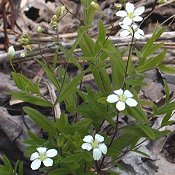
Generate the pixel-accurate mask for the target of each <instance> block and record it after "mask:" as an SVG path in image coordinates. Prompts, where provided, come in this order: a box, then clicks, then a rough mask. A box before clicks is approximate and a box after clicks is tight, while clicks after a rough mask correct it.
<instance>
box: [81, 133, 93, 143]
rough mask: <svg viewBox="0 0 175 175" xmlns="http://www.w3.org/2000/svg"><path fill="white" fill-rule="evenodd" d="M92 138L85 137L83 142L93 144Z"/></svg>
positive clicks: (89, 136)
mask: <svg viewBox="0 0 175 175" xmlns="http://www.w3.org/2000/svg"><path fill="white" fill-rule="evenodd" d="M93 140H94V139H93V137H92V136H91V135H87V136H85V137H84V139H83V141H84V142H87V143H92V142H93Z"/></svg>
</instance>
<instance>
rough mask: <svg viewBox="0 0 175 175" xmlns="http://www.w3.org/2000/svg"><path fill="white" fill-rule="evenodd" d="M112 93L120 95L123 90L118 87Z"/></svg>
mask: <svg viewBox="0 0 175 175" xmlns="http://www.w3.org/2000/svg"><path fill="white" fill-rule="evenodd" d="M114 93H115V94H117V95H119V96H120V95H123V90H122V89H118V90H115V91H114Z"/></svg>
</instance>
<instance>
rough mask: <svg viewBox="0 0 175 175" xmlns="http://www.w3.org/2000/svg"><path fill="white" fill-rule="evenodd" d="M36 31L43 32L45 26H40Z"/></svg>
mask: <svg viewBox="0 0 175 175" xmlns="http://www.w3.org/2000/svg"><path fill="white" fill-rule="evenodd" d="M36 31H37V33H38V34H41V33H42V32H43V28H42V27H41V26H38V27H37V29H36Z"/></svg>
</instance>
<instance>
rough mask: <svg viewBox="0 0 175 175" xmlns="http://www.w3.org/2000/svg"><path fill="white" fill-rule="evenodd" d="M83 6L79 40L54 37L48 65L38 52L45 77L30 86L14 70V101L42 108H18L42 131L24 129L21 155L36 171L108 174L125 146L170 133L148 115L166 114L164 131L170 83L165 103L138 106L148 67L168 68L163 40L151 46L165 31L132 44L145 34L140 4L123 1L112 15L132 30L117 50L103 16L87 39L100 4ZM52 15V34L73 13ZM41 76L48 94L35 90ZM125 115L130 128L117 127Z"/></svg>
mask: <svg viewBox="0 0 175 175" xmlns="http://www.w3.org/2000/svg"><path fill="white" fill-rule="evenodd" d="M81 3H82V5H83V9H84V11H83V22H82V21H81V22H82V26H80V27H79V29H78V37H77V39H76V41H75V42H74V44H73V45H72V47H71V48H65V47H64V46H63V45H62V44H61V42H60V40H59V38H56V39H55V40H53V41H55V47H56V50H55V54H54V58H53V64H50V65H49V64H47V62H46V59H44V58H43V56H42V58H41V59H40V60H37V63H38V64H39V65H40V66H41V68H42V69H43V70H44V72H45V78H44V79H42V78H41V80H40V81H39V82H37V83H34V82H32V81H31V80H29V79H28V78H27V77H26V76H24V75H22V74H21V73H17V72H16V71H14V72H13V73H12V77H13V80H14V81H15V83H16V85H17V87H18V88H19V89H20V91H19V92H11V93H10V94H11V95H12V96H13V98H16V99H20V100H22V101H24V102H27V103H31V104H33V105H37V106H39V107H40V110H37V109H38V108H37V109H35V108H34V107H27V106H25V107H24V108H23V110H24V112H25V113H26V114H27V115H28V116H30V117H31V118H32V120H33V121H34V122H35V123H36V124H37V125H38V126H39V127H41V128H42V130H43V131H44V132H45V133H46V134H45V137H44V138H42V137H39V136H37V135H35V134H34V133H32V132H31V131H29V132H28V135H29V138H28V139H27V140H25V143H26V144H27V145H28V147H27V149H26V152H25V156H26V157H28V158H29V159H30V160H31V168H32V169H33V170H38V169H39V171H40V172H43V173H44V174H48V175H57V174H59V175H68V174H75V175H82V174H85V175H91V174H101V171H102V170H103V171H106V172H107V173H109V172H110V171H111V166H114V165H116V162H117V160H118V158H119V157H120V158H121V157H123V156H125V155H126V154H127V153H128V152H129V151H137V146H138V144H137V143H138V141H139V140H140V139H141V138H146V139H147V140H155V139H158V138H160V137H162V136H165V135H167V134H168V133H169V132H168V131H165V130H164V131H160V130H159V129H154V128H152V127H151V123H150V119H151V118H152V117H153V116H158V115H165V116H166V117H165V118H164V119H163V122H162V124H161V126H160V128H161V127H163V126H166V125H168V124H169V123H170V121H169V119H170V118H171V114H172V112H173V110H175V105H174V103H175V102H173V101H172V98H171V96H169V90H168V86H165V87H166V88H165V92H166V100H165V103H164V104H162V105H161V106H158V105H157V104H156V103H153V102H150V103H149V104H150V108H151V109H152V113H151V115H150V113H147V112H145V110H143V109H144V105H145V103H144V99H140V96H139V92H140V90H141V87H142V86H143V85H144V84H145V82H144V79H145V77H146V74H145V72H146V71H148V70H151V69H155V68H158V69H159V70H160V71H162V72H166V71H167V70H168V71H170V70H171V68H170V67H168V66H167V65H164V63H163V59H164V57H165V55H166V52H165V50H162V49H161V47H162V44H154V42H155V41H156V40H157V39H158V38H159V37H160V35H161V34H162V33H163V32H164V29H162V28H161V29H155V31H154V33H153V34H152V37H151V38H150V39H149V40H148V41H147V42H146V44H145V45H144V46H143V48H140V50H139V49H136V48H135V46H134V42H135V38H137V39H140V35H143V32H142V31H141V29H139V27H138V26H136V24H135V22H138V21H139V22H140V21H142V20H143V18H142V17H141V16H140V15H142V13H143V12H144V10H145V8H144V7H138V8H135V7H134V5H133V4H131V3H126V4H125V11H118V12H117V15H118V16H121V17H123V18H124V20H123V22H122V24H121V26H122V28H123V29H124V30H127V32H128V29H129V27H131V28H132V29H134V30H132V32H131V36H132V39H131V44H130V45H129V46H128V48H127V49H126V50H121V49H120V48H119V47H118V46H115V45H114V44H113V43H112V42H111V41H110V40H109V37H108V36H107V35H106V28H105V26H104V24H103V22H102V20H100V19H99V22H98V37H97V39H96V40H95V41H94V40H93V39H92V38H91V36H90V34H89V30H90V29H91V27H92V22H93V19H94V16H95V13H96V12H97V9H99V6H98V4H96V3H97V2H96V1H92V0H88V1H87V0H81ZM94 7H98V8H94ZM65 9H66V10H65ZM58 12H59V13H58ZM56 13H57V14H56V16H53V17H52V19H51V23H50V27H51V28H52V29H53V30H54V32H57V30H56V28H57V25H59V20H61V18H60V15H61V17H64V16H62V15H65V14H64V13H71V12H69V10H68V9H67V8H59V10H58V11H57V12H56ZM78 19H79V18H78ZM123 26H125V27H123ZM126 26H127V27H126ZM134 26H136V27H134ZM129 31H130V30H129ZM137 32H138V33H137ZM124 33H125V34H124ZM56 34H57V33H56ZM41 35H42V33H40V36H41ZM57 36H59V35H58V34H57ZM122 36H124V37H126V36H128V33H126V31H125V32H123V34H122ZM27 44H28V42H27ZM78 47H79V48H80V49H81V51H82V55H81V57H79V59H77V58H76V56H77V55H76V54H74V51H75V50H76V48H78ZM150 48H151V49H150ZM9 50H11V48H10V49H9ZM59 50H60V51H62V53H63V54H64V57H62V59H63V60H64V64H63V65H60V64H58V61H59V59H60V57H59V55H58V51H59ZM128 50H129V52H127V51H128ZM158 50H159V52H157V51H158ZM40 51H42V48H40ZM133 51H135V53H136V56H137V58H138V60H137V63H134V62H133V60H132V55H133ZM10 52H11V51H10ZM10 55H11V53H10ZM124 55H127V57H128V59H127V61H125V60H124V59H123V56H124ZM10 59H11V58H10ZM79 60H82V61H83V62H85V61H86V64H87V65H88V67H87V68H86V69H85V67H84V64H81V63H82V62H79ZM70 64H71V65H74V66H75V68H76V69H78V71H77V74H76V75H75V76H71V75H70V74H69V73H68V66H69V65H70ZM109 69H110V71H108V70H109ZM56 70H57V71H56ZM109 72H110V73H109ZM88 75H89V76H90V77H93V80H94V81H93V82H94V87H95V88H92V87H91V86H90V85H88V84H87V83H85V77H86V76H88ZM46 78H47V79H48V83H47V84H49V87H53V89H54V92H53V91H52V93H50V91H49V88H48V92H49V97H48V96H46V95H45V94H43V92H42V91H41V89H40V88H41V86H40V85H41V84H42V82H45V79H46ZM165 84H166V82H165ZM43 109H48V110H50V116H52V118H51V119H48V118H47V116H45V115H44V114H43V113H42V110H43ZM123 115H125V116H126V117H128V118H132V119H133V120H132V125H130V124H125V125H124V126H120V125H119V119H120V118H122V116H123ZM171 122H172V121H171ZM107 128H109V130H108V129H107ZM119 130H120V132H118V131H119ZM36 150H37V151H36ZM123 150H125V151H123ZM140 153H141V152H140ZM143 154H144V153H143ZM42 162H43V163H42ZM108 167H110V168H108Z"/></svg>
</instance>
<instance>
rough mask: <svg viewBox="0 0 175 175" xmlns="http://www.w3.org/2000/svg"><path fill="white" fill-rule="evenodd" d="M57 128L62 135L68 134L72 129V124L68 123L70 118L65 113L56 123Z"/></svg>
mask: <svg viewBox="0 0 175 175" xmlns="http://www.w3.org/2000/svg"><path fill="white" fill-rule="evenodd" d="M56 127H57V129H58V130H59V131H60V132H61V133H68V131H69V129H70V124H69V122H68V117H67V115H65V114H64V113H63V114H61V116H60V118H59V119H57V121H56Z"/></svg>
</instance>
